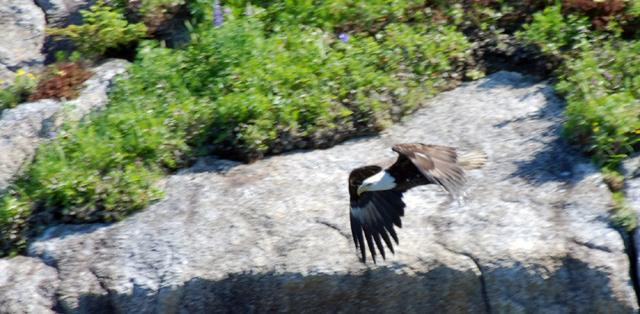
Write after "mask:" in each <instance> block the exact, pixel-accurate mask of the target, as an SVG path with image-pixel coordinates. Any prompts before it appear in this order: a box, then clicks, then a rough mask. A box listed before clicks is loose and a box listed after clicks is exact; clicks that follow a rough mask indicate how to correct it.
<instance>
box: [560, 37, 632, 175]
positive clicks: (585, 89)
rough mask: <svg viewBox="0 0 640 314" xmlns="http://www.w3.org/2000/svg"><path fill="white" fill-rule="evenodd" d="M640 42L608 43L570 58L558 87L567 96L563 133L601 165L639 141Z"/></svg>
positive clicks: (615, 160) (624, 154)
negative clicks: (639, 56)
mask: <svg viewBox="0 0 640 314" xmlns="http://www.w3.org/2000/svg"><path fill="white" fill-rule="evenodd" d="M638 55H640V41H630V42H623V41H608V42H605V43H603V44H602V45H600V46H596V45H593V46H591V47H589V48H588V49H586V48H585V49H583V50H582V51H581V52H580V54H579V56H578V57H577V58H575V59H573V60H568V61H567V64H566V71H565V72H564V73H563V74H562V75H560V78H559V82H558V83H557V85H556V88H557V89H558V91H560V92H561V93H563V94H565V97H566V99H567V109H566V114H567V123H566V126H565V133H566V134H567V136H568V137H569V138H571V139H573V140H574V141H576V142H578V143H581V144H582V145H583V146H584V147H585V149H586V150H587V151H590V152H592V153H593V154H594V155H595V157H596V159H597V160H598V161H599V162H600V163H601V164H612V165H615V164H617V163H618V162H619V161H620V160H621V159H622V158H625V157H626V156H627V155H628V154H629V153H631V152H633V151H634V146H637V145H638V143H640V59H639V58H638V57H637V56H638Z"/></svg>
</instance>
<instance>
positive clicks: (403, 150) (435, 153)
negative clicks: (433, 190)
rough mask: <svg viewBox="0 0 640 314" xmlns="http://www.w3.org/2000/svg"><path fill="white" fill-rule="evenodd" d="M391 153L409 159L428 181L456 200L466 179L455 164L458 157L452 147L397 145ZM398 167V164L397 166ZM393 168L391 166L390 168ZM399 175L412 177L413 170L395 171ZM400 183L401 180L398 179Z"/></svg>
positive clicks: (417, 144) (418, 144)
mask: <svg viewBox="0 0 640 314" xmlns="http://www.w3.org/2000/svg"><path fill="white" fill-rule="evenodd" d="M392 149H393V151H395V152H397V153H398V154H400V155H401V156H400V157H401V158H402V156H404V157H406V158H409V160H411V163H412V164H413V165H414V166H415V167H416V168H417V169H418V171H420V173H422V175H424V176H425V177H426V178H427V179H428V180H429V181H431V182H433V183H436V184H439V185H440V186H442V187H443V188H444V189H445V190H446V191H447V192H448V193H449V194H450V195H451V196H453V197H454V198H457V197H458V196H459V195H460V192H461V191H462V187H463V186H464V184H465V182H466V179H465V176H464V171H463V170H462V168H461V167H460V166H459V165H458V164H457V159H458V156H457V154H456V150H455V148H453V147H448V146H441V145H426V144H420V143H416V144H397V145H394V146H393V148H392ZM399 165H400V164H399ZM392 167H393V166H392ZM395 170H396V171H398V172H399V173H401V175H406V176H412V175H413V174H412V173H411V172H412V170H413V169H395ZM398 180H399V181H400V180H401V178H398Z"/></svg>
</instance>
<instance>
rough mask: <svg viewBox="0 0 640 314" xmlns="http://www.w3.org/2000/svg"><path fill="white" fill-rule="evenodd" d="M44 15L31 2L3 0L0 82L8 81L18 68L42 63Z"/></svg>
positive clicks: (33, 66) (0, 17) (1, 10)
mask: <svg viewBox="0 0 640 314" xmlns="http://www.w3.org/2000/svg"><path fill="white" fill-rule="evenodd" d="M45 24H46V21H45V16H44V13H43V12H42V10H41V9H40V8H39V7H38V6H37V5H35V3H34V2H33V1H25V0H4V1H3V2H2V4H0V29H1V30H2V40H0V80H3V81H7V80H11V79H12V77H13V72H15V71H17V70H18V69H20V68H25V69H28V68H37V67H39V66H41V65H42V64H43V62H44V55H43V54H42V52H41V50H42V47H43V44H44V37H45V33H44V28H45Z"/></svg>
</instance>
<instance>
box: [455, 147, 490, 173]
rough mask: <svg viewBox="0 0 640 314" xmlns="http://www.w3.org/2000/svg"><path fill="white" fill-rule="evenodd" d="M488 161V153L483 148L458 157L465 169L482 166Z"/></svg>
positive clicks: (459, 163)
mask: <svg viewBox="0 0 640 314" xmlns="http://www.w3.org/2000/svg"><path fill="white" fill-rule="evenodd" d="M486 163H487V154H485V153H484V152H483V151H481V150H475V151H471V152H468V153H464V154H462V155H460V156H459V157H458V165H460V167H462V169H464V170H472V169H478V168H482V167H484V165H485V164H486Z"/></svg>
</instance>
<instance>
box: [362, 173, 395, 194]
mask: <svg viewBox="0 0 640 314" xmlns="http://www.w3.org/2000/svg"><path fill="white" fill-rule="evenodd" d="M395 187H396V179H395V178H394V177H393V176H391V174H389V172H387V171H384V170H382V171H380V172H378V173H376V174H374V175H372V176H370V177H368V178H367V179H365V180H364V181H362V184H361V185H360V186H359V187H358V195H360V194H362V193H364V192H367V191H385V190H391V189H393V188H395Z"/></svg>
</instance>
